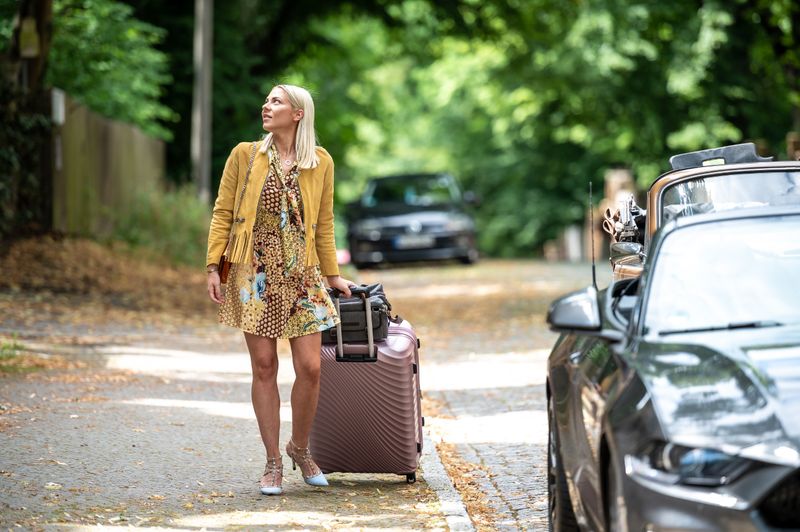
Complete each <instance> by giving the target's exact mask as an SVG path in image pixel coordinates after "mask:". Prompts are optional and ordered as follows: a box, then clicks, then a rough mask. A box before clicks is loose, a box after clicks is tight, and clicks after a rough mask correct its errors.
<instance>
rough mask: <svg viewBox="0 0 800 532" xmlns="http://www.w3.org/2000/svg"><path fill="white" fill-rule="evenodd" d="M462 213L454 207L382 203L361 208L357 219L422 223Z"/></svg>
mask: <svg viewBox="0 0 800 532" xmlns="http://www.w3.org/2000/svg"><path fill="white" fill-rule="evenodd" d="M460 212H463V210H462V209H460V208H459V207H458V206H456V205H427V206H416V205H406V204H405V203H383V204H381V205H379V206H377V207H361V208H360V209H359V211H358V217H359V218H361V219H365V218H373V219H374V218H391V217H395V216H407V217H412V218H414V219H417V220H420V221H422V220H423V219H424V220H426V221H427V220H428V219H430V221H431V222H436V221H440V220H444V219H446V218H447V217H448V216H450V215H452V214H453V213H460Z"/></svg>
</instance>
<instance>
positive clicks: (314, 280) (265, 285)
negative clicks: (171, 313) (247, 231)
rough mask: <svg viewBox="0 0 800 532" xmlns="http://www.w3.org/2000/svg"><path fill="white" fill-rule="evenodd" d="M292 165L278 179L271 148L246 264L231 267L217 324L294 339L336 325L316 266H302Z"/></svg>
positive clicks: (302, 241)
mask: <svg viewBox="0 0 800 532" xmlns="http://www.w3.org/2000/svg"><path fill="white" fill-rule="evenodd" d="M299 176H300V170H299V169H298V168H297V164H296V163H295V165H294V166H293V167H292V169H291V170H290V171H289V173H288V175H284V173H283V168H282V167H281V163H280V158H279V157H278V151H277V149H276V148H275V145H272V146H270V149H269V171H268V174H267V178H266V180H265V182H264V187H263V189H262V191H261V197H260V199H259V204H258V210H257V212H256V221H255V225H254V227H253V259H252V262H251V264H234V265H233V266H232V268H231V271H230V274H229V279H228V283H227V285H226V286H225V301H224V302H223V303H222V305H221V306H220V313H219V319H220V322H221V323H224V324H226V325H230V326H232V327H237V328H239V329H242V330H243V331H245V332H249V333H252V334H256V335H259V336H267V337H270V338H295V337H298V336H304V335H307V334H312V333H316V332H320V331H324V330H326V329H330V328H332V327H335V326H336V322H337V321H338V317H337V316H336V309H335V308H334V306H333V302H332V301H331V298H330V296H329V295H328V292H327V290H325V286H324V284H323V283H322V274H321V273H320V268H319V265H314V266H306V253H305V249H306V244H305V242H306V235H305V226H304V225H303V216H302V213H303V198H302V196H301V195H300V184H299V183H298V177H299Z"/></svg>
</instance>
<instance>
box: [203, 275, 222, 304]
mask: <svg viewBox="0 0 800 532" xmlns="http://www.w3.org/2000/svg"><path fill="white" fill-rule="evenodd" d="M207 285H208V297H210V298H211V301H213V302H214V303H216V304H217V305H221V304H222V302H223V301H225V296H224V295H223V294H222V288H221V285H220V282H219V272H208V281H207Z"/></svg>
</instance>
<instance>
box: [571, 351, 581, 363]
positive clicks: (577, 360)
mask: <svg viewBox="0 0 800 532" xmlns="http://www.w3.org/2000/svg"><path fill="white" fill-rule="evenodd" d="M582 358H583V352H581V351H575V352H574V353H572V354H571V355H570V356H569V363H570V364H574V365H576V366H577V365H578V364H580V361H581V359H582Z"/></svg>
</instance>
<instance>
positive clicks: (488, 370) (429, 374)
mask: <svg viewBox="0 0 800 532" xmlns="http://www.w3.org/2000/svg"><path fill="white" fill-rule="evenodd" d="M547 353H549V351H548V350H546V349H539V350H536V351H530V352H520V353H482V354H480V355H470V356H467V357H464V359H463V361H458V362H449V363H446V364H442V363H437V362H435V361H433V362H427V363H426V364H425V370H424V372H422V373H420V380H421V382H422V389H423V390H426V391H444V390H451V391H452V390H479V389H490V388H499V387H515V386H532V385H537V384H544V373H543V371H542V367H543V366H544V364H546V360H547Z"/></svg>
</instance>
